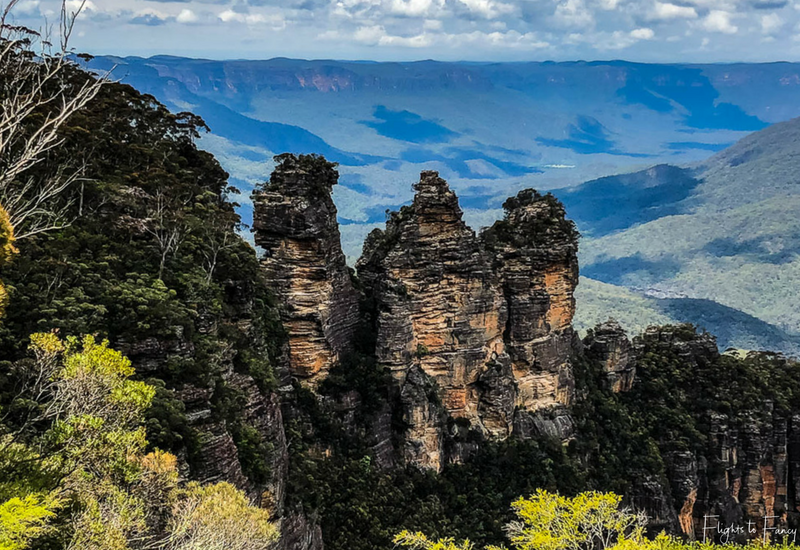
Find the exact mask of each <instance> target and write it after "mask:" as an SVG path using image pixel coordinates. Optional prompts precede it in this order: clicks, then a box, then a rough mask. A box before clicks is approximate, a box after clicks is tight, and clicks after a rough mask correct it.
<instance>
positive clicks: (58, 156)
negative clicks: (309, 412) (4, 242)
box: [0, 66, 281, 471]
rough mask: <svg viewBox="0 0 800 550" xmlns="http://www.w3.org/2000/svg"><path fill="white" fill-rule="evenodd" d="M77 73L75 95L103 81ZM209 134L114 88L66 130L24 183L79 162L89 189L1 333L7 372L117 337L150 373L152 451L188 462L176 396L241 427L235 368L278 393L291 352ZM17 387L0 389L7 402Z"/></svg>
mask: <svg viewBox="0 0 800 550" xmlns="http://www.w3.org/2000/svg"><path fill="white" fill-rule="evenodd" d="M66 70H67V72H68V76H69V78H68V79H67V83H68V85H70V86H73V87H75V88H80V87H81V86H83V85H84V83H85V82H87V81H88V80H91V79H92V78H93V77H92V76H90V75H89V74H88V73H86V72H83V71H81V70H80V69H78V68H77V67H74V66H70V67H68V68H67V69H66ZM203 128H204V124H203V122H202V121H201V120H200V119H199V118H197V117H195V116H193V115H191V114H189V113H179V114H172V113H170V112H169V111H168V110H167V109H166V108H165V107H164V106H163V105H161V104H159V103H158V102H156V101H155V100H154V99H153V98H152V97H150V96H147V95H143V94H140V93H139V92H137V91H135V90H134V89H133V88H131V87H130V86H126V85H122V84H117V83H107V84H105V85H104V86H103V87H102V88H101V89H100V91H99V93H98V94H97V96H96V97H95V98H94V100H93V101H92V102H91V103H90V104H89V105H88V106H87V107H86V108H84V109H83V110H81V111H79V112H78V113H76V114H75V115H73V116H72V117H71V118H70V119H69V120H68V121H67V122H66V124H65V125H64V126H63V128H62V130H61V139H62V140H63V142H62V144H61V146H60V147H58V148H57V149H53V150H51V151H50V152H49V153H48V154H47V157H46V159H45V160H44V161H43V162H41V163H39V164H37V165H35V166H34V167H32V168H31V169H30V170H29V171H28V172H27V173H26V177H31V178H37V177H45V176H46V175H47V174H49V173H51V172H52V171H54V170H56V169H57V167H58V166H60V165H62V164H64V163H67V162H73V161H74V159H76V158H78V159H81V164H82V166H83V169H82V179H81V182H80V184H79V185H77V184H76V185H72V186H70V188H69V189H68V190H67V191H66V192H65V193H63V194H62V195H61V196H59V197H57V198H56V199H54V200H55V201H56V202H57V204H56V205H55V206H54V207H56V208H61V209H65V210H64V212H65V215H66V216H67V219H69V220H70V221H71V223H69V224H68V225H66V226H63V227H60V228H58V229H56V230H53V231H49V232H46V233H41V234H37V235H34V236H31V237H29V238H27V239H26V241H25V243H24V244H25V246H24V247H22V246H21V247H19V248H20V253H19V255H17V257H15V258H14V261H13V262H10V263H9V264H8V265H6V266H5V267H4V269H3V272H2V278H3V280H4V282H5V285H6V289H7V291H8V294H9V300H10V302H11V303H12V304H13V307H12V308H9V310H8V312H7V315H6V317H5V319H4V321H3V323H2V325H1V326H0V357H2V358H3V360H4V361H6V363H3V369H2V370H3V371H7V369H8V368H9V367H8V365H9V363H8V361H15V360H18V359H22V358H23V357H24V356H25V353H26V347H27V345H28V338H27V336H28V334H30V333H33V332H37V331H50V330H58V331H60V334H64V335H78V334H96V335H98V336H99V337H102V338H108V339H109V340H110V341H111V342H112V344H113V345H115V346H117V347H119V348H120V349H122V350H124V351H125V352H126V353H127V354H129V355H131V356H132V358H133V359H134V361H138V362H141V363H143V364H149V365H152V367H148V368H142V369H140V370H139V372H138V373H137V376H140V377H142V378H146V379H147V380H148V381H149V382H150V383H152V384H153V385H154V386H155V387H156V388H157V394H156V397H155V400H154V404H153V407H151V408H150V409H148V415H149V418H148V420H147V429H148V437H149V440H150V441H151V443H152V444H154V445H157V446H159V447H160V448H163V449H165V450H171V451H173V452H176V453H188V456H189V459H190V461H191V460H192V459H193V457H194V453H196V451H197V449H198V446H199V441H200V439H201V437H202V434H199V433H197V432H196V431H195V430H194V429H193V428H192V427H190V426H189V423H188V421H187V419H186V417H185V413H184V405H183V403H182V402H180V401H179V400H178V399H177V398H176V397H175V396H174V393H173V390H174V389H175V388H179V387H182V386H183V385H184V384H187V383H190V384H193V385H196V386H198V387H200V388H208V389H210V390H211V392H212V394H213V397H212V403H213V405H214V407H215V408H216V410H215V411H214V414H216V415H219V416H220V417H222V418H227V419H230V421H231V423H232V425H234V426H235V425H236V424H237V423H239V424H241V422H242V421H241V416H240V415H239V414H238V412H237V411H238V410H239V409H240V408H241V406H242V403H241V399H240V398H239V397H237V396H236V392H235V391H233V390H232V389H231V388H230V387H229V386H228V385H227V384H226V382H225V380H224V378H223V374H224V370H225V368H226V362H227V361H230V362H231V363H232V365H233V367H234V369H235V370H237V371H239V372H243V373H248V374H250V375H252V376H253V377H254V379H255V380H256V381H257V383H258V384H259V386H260V387H261V388H262V390H265V391H266V390H268V389H269V388H271V387H273V385H274V374H273V364H274V358H275V357H276V355H277V354H278V353H279V348H280V345H281V343H280V342H281V328H280V324H279V323H278V321H277V315H276V313H275V309H274V305H273V303H272V298H271V297H270V295H269V293H268V291H267V287H266V285H265V283H264V281H263V280H262V279H261V276H260V274H259V267H258V261H257V258H256V254H255V251H254V250H253V249H252V247H250V245H248V244H247V243H246V242H245V241H244V240H243V239H242V238H241V237H240V236H239V235H238V234H237V230H238V229H239V228H240V222H239V216H238V215H237V214H236V212H235V210H234V207H235V204H233V203H231V202H229V201H228V200H226V194H227V193H228V192H229V191H230V190H231V188H230V187H229V186H228V183H227V174H226V173H225V171H224V170H222V168H221V167H220V166H219V164H218V163H217V161H216V160H215V159H214V158H213V157H212V156H211V155H210V154H208V153H205V152H203V151H200V150H199V149H198V148H197V147H196V146H195V144H194V139H195V138H196V137H197V136H198V133H199V132H200V131H201V130H202V129H203ZM30 130H31V131H32V130H33V127H31V128H30ZM59 205H60V206H59ZM143 366H144V365H143ZM11 383H12V381H10V380H8V379H7V378H5V377H3V378H0V403H5V402H6V401H7V399H8V392H9V391H10V389H9V388H10V384H11ZM237 433H240V434H245V433H246V427H244V426H241V427H240V429H238V430H237ZM240 442H241V438H240ZM251 470H253V471H258V470H263V466H261V465H255V466H254V467H253V468H251Z"/></svg>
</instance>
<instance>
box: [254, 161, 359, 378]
mask: <svg viewBox="0 0 800 550" xmlns="http://www.w3.org/2000/svg"><path fill="white" fill-rule="evenodd" d="M276 160H277V162H278V165H277V167H276V169H275V171H274V172H273V173H272V176H271V177H270V181H269V182H268V183H267V184H266V185H265V186H264V188H263V189H262V190H261V191H260V192H257V193H255V194H254V215H253V227H254V231H255V242H256V244H257V245H258V246H260V247H262V248H263V249H264V251H265V253H264V257H263V260H262V265H263V268H264V273H265V276H266V279H267V281H268V282H269V284H270V286H271V287H272V289H273V291H274V292H275V294H276V296H277V298H278V299H279V301H280V304H281V305H280V309H281V320H282V322H283V325H284V328H285V329H286V333H287V335H288V341H289V344H288V345H289V361H288V368H289V372H290V374H291V375H292V376H294V377H296V378H299V379H301V380H304V381H307V382H308V383H309V384H310V385H315V384H316V383H318V382H319V381H320V380H322V379H323V378H324V377H325V376H326V374H327V372H328V371H329V370H330V368H331V367H332V366H333V365H334V364H335V363H336V362H337V361H338V360H339V359H340V358H341V357H342V355H343V354H345V353H346V352H347V351H349V350H350V349H351V348H352V346H353V340H354V336H355V327H356V324H357V323H358V314H359V313H358V294H357V292H356V291H355V289H354V287H353V284H352V281H351V278H350V272H349V270H348V268H347V265H346V263H345V256H344V253H343V252H342V248H341V243H340V238H339V226H338V223H337V221H336V206H334V204H333V200H332V199H331V189H332V187H333V186H334V185H336V183H337V181H338V173H337V172H336V169H335V164H332V163H329V162H327V161H326V160H325V159H323V158H322V157H317V156H314V155H299V156H295V155H290V154H286V155H280V156H278V157H276Z"/></svg>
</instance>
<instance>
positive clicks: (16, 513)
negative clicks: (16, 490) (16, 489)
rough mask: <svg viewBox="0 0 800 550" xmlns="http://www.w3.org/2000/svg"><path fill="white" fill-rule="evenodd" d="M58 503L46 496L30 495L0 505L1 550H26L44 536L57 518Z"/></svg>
mask: <svg viewBox="0 0 800 550" xmlns="http://www.w3.org/2000/svg"><path fill="white" fill-rule="evenodd" d="M57 507H58V501H57V500H56V499H55V498H53V497H49V496H44V495H28V496H26V497H24V498H12V499H10V500H7V501H6V502H3V503H0V550H24V549H25V548H28V544H29V543H30V542H31V541H32V540H33V539H35V538H36V537H39V536H41V535H43V534H44V533H45V532H46V531H47V529H48V521H49V520H50V519H51V518H52V517H53V516H55V509H56V508H57Z"/></svg>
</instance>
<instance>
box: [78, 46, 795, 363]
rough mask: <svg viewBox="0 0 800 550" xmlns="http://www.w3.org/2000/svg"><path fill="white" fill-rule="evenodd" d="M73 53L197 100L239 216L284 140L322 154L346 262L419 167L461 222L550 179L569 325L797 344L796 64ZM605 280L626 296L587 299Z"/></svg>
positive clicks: (185, 102) (401, 199) (181, 99)
mask: <svg viewBox="0 0 800 550" xmlns="http://www.w3.org/2000/svg"><path fill="white" fill-rule="evenodd" d="M91 65H92V67H94V68H96V69H103V70H107V69H110V68H112V67H113V75H114V77H115V78H117V79H120V80H122V81H123V82H126V83H128V84H130V85H132V86H134V87H135V88H137V89H139V90H141V91H143V92H146V93H149V94H151V95H153V96H154V97H156V98H157V99H158V100H159V101H162V102H163V103H165V104H166V105H167V106H168V107H169V108H170V109H172V110H174V111H187V110H188V111H192V112H195V113H196V114H198V115H200V116H202V117H203V119H204V120H205V121H206V123H207V124H208V126H209V127H210V130H211V131H210V134H208V135H206V136H204V137H203V138H202V141H201V145H202V147H204V148H206V149H208V150H209V151H211V152H212V153H214V154H215V155H216V156H217V158H218V159H219V160H220V162H221V163H222V165H223V167H224V168H225V169H226V170H228V171H229V172H230V174H231V181H232V182H233V183H234V185H236V186H237V187H238V188H240V189H241V190H242V194H241V195H240V196H239V197H237V200H238V201H239V202H240V203H241V211H242V214H243V216H244V219H245V220H246V221H247V220H249V216H250V205H249V198H248V196H249V191H250V189H251V188H252V186H253V185H255V184H256V183H258V182H259V181H263V180H264V179H266V178H267V177H268V174H269V173H270V171H271V169H272V156H273V155H274V154H278V153H282V152H285V151H292V152H300V153H311V152H313V153H319V154H323V155H325V156H326V157H327V158H329V159H330V160H334V161H336V162H338V163H339V164H340V167H339V170H340V173H341V180H340V185H338V186H337V187H336V188H335V191H334V199H335V201H336V204H337V207H338V210H339V217H340V222H341V231H342V238H343V244H344V247H345V251H346V253H347V255H348V259H349V260H350V261H353V260H354V259H355V258H356V257H357V256H358V254H359V253H360V249H361V243H362V242H363V237H364V236H365V235H366V233H368V232H369V231H370V230H371V229H372V228H374V227H375V226H377V225H380V224H381V223H382V222H383V220H384V219H385V211H386V210H387V209H396V208H398V207H399V206H401V205H402V204H405V203H407V202H408V201H409V200H410V199H411V196H412V190H411V184H412V183H413V182H415V181H416V180H417V178H418V174H419V171H420V170H423V169H434V170H439V171H440V173H441V174H442V176H443V177H445V178H446V179H447V180H448V181H449V182H450V184H451V186H452V187H453V188H454V189H455V190H456V192H457V193H458V195H459V197H460V200H461V204H462V207H463V208H464V211H465V216H466V219H467V221H468V222H469V223H471V224H472V225H473V226H474V227H476V228H477V227H479V226H483V225H488V224H490V223H491V222H492V221H493V220H494V219H495V218H496V217H497V216H498V215H500V213H501V205H502V202H503V200H504V199H505V198H506V197H508V196H510V195H513V194H515V193H516V192H517V191H518V190H519V189H521V188H524V187H534V188H537V189H539V190H544V191H546V190H552V191H553V192H554V193H555V194H556V195H557V196H558V197H559V198H561V199H562V200H563V201H564V203H565V204H566V206H567V211H568V213H569V215H570V216H571V217H572V218H574V219H575V220H576V221H577V223H578V226H579V229H580V230H581V232H582V234H583V241H582V252H581V264H582V272H583V274H584V275H586V276H589V277H592V278H594V279H596V280H597V281H601V282H597V283H591V282H589V284H585V285H583V288H582V290H581V291H580V294H581V299H582V300H583V303H584V304H586V306H585V307H583V308H581V304H580V303H579V310H578V311H579V316H584V317H583V318H582V319H579V324H586V323H588V322H589V321H593V320H595V317H599V316H601V315H604V314H606V313H611V314H612V315H617V316H619V317H625V315H627V314H629V313H630V311H636V312H638V313H637V317H636V318H637V319H639V321H640V323H639V324H646V322H649V321H650V320H652V321H653V322H659V321H663V320H665V319H667V320H681V321H684V320H689V321H691V320H693V319H695V320H697V321H698V322H701V324H702V323H705V324H708V325H713V328H714V329H715V332H718V333H720V334H722V335H723V338H722V341H723V344H724V345H728V344H730V345H740V346H750V347H754V346H760V345H762V344H765V343H766V344H769V345H773V346H774V347H777V348H779V349H782V350H784V351H791V352H794V351H795V349H797V348H796V347H795V342H796V339H795V335H796V334H800V313H795V311H798V312H800V307H798V306H800V303H797V300H796V299H795V297H794V294H793V293H792V292H791V289H792V285H795V286H794V287H793V288H795V289H796V288H800V261H798V262H797V263H796V262H795V258H796V256H797V255H796V253H797V252H798V248H800V224H797V223H795V221H794V216H795V212H796V211H797V208H798V207H800V195H798V194H797V193H796V190H795V187H796V174H797V173H798V171H797V169H798V168H800V166H796V165H795V157H797V158H798V159H800V139H798V138H796V137H795V131H796V129H797V128H796V127H797V126H798V124H797V123H789V124H788V126H787V125H780V124H775V123H779V122H782V121H786V120H789V119H792V118H794V117H797V116H800V102H799V101H797V98H798V97H800V94H799V93H798V92H800V64H791V63H766V64H714V65H690V64H686V65H681V64H640V63H628V62H624V61H609V62H582V61H578V62H568V63H552V62H541V63H538V62H537V63H442V62H436V61H419V62H409V63H376V62H366V61H365V62H352V61H331V60H317V61H305V60H294V59H270V60H265V61H243V60H239V61H213V60H202V59H186V58H179V57H171V56H157V57H152V58H147V59H144V58H138V57H128V58H118V57H97V58H95V59H94V60H93V61H92V62H91ZM776 128H777V130H775V129H776ZM797 133H798V135H800V132H797ZM740 140H741V141H740ZM733 144H736V145H733ZM598 285H602V292H601V291H600V290H598V289H600V286H598ZM611 285H615V286H611ZM614 289H616V290H614ZM593 292H599V293H600V294H597V295H592V293H593ZM615 292H616V293H618V294H619V296H621V297H622V298H621V299H620V300H619V301H618V302H619V304H621V305H620V308H622V309H625V308H628V310H626V311H622V310H620V311H618V312H615V311H613V308H612V310H611V311H608V312H606V311H605V309H603V310H602V311H601V310H600V309H597V308H594V309H593V305H592V304H597V303H600V302H603V303H604V304H605V305H607V302H608V300H606V299H605V297H607V296H610V295H613V294H614V293H615ZM631 293H633V294H631ZM632 304H635V307H634V306H633V305H632ZM604 307H605V306H604ZM629 317H630V315H629ZM725 319H730V322H729V324H728V325H727V326H726V324H725V323H726V321H725ZM598 320H601V319H598ZM633 324H637V323H633ZM637 326H638V324H637ZM708 328H711V327H708ZM754 334H757V336H753V335H754Z"/></svg>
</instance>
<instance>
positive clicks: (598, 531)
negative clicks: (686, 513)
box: [394, 489, 660, 550]
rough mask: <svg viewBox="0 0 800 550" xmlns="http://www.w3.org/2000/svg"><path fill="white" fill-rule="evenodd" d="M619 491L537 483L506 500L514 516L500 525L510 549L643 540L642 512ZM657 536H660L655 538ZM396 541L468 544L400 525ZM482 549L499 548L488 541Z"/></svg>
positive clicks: (598, 549) (574, 549)
mask: <svg viewBox="0 0 800 550" xmlns="http://www.w3.org/2000/svg"><path fill="white" fill-rule="evenodd" d="M621 502H622V497H620V496H619V495H615V494H614V493H599V492H596V491H591V492H585V493H581V494H579V495H577V496H576V497H574V498H569V497H564V496H561V495H559V494H557V493H550V492H548V491H545V490H543V489H539V490H537V491H536V493H535V494H533V495H531V496H530V497H529V498H520V499H518V500H516V501H515V502H514V503H513V504H512V505H511V507H512V509H513V510H514V512H515V514H516V516H517V518H518V520H517V521H512V522H511V523H509V524H508V525H507V526H506V532H507V534H508V538H509V540H510V541H511V546H512V547H513V548H515V549H516V550H603V549H606V548H615V549H616V550H623V549H624V548H627V547H628V546H630V545H631V544H633V545H634V546H636V545H641V546H645V545H646V544H648V543H649V542H650V541H647V540H646V539H645V537H644V527H645V525H646V524H647V517H646V516H645V515H644V514H642V513H635V512H633V511H632V510H630V509H629V508H621V507H620V504H621ZM659 540H660V539H659ZM394 542H395V544H397V545H400V546H404V547H406V548H412V549H414V550H472V549H473V545H472V544H471V543H470V542H469V541H464V542H462V543H460V544H458V543H456V542H455V541H454V540H453V539H440V540H438V541H432V540H430V539H428V538H427V537H426V536H425V535H424V534H422V533H411V532H409V531H403V532H402V533H400V534H398V535H397V536H396V537H395V538H394ZM487 548H488V550H501V549H500V548H498V547H494V546H489V547H487Z"/></svg>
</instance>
